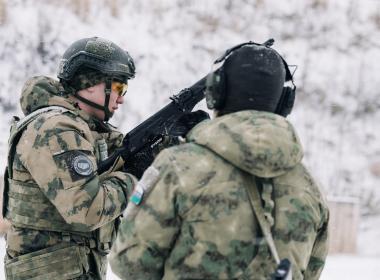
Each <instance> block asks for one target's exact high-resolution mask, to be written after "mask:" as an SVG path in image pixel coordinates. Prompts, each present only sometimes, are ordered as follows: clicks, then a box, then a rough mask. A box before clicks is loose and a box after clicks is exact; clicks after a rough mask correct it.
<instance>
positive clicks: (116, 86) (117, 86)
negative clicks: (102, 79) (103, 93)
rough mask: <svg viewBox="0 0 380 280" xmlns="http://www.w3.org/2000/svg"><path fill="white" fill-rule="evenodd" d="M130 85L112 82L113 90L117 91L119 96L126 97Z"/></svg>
mask: <svg viewBox="0 0 380 280" xmlns="http://www.w3.org/2000/svg"><path fill="white" fill-rule="evenodd" d="M127 89H128V84H124V83H120V82H115V81H114V82H112V90H113V91H116V93H117V94H118V95H119V96H124V95H125V94H126V93H127Z"/></svg>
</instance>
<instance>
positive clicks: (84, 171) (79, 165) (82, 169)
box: [72, 155, 94, 176]
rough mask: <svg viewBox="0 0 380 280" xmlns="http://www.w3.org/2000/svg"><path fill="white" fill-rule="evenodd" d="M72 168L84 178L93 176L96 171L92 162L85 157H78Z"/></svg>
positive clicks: (75, 158) (74, 160)
mask: <svg viewBox="0 0 380 280" xmlns="http://www.w3.org/2000/svg"><path fill="white" fill-rule="evenodd" d="M72 168H73V169H74V171H75V172H76V173H78V174H79V175H82V176H88V175H91V173H92V172H93V170H94V167H93V166H92V162H91V160H90V159H89V158H88V157H87V156H85V155H77V156H76V157H74V159H73V161H72Z"/></svg>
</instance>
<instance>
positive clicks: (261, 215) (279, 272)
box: [244, 174, 293, 280]
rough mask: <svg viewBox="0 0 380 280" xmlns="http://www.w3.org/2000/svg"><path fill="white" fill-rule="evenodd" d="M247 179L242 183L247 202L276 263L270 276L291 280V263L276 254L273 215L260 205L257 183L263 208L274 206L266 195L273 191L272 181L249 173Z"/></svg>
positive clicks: (280, 279)
mask: <svg viewBox="0 0 380 280" xmlns="http://www.w3.org/2000/svg"><path fill="white" fill-rule="evenodd" d="M247 180H248V181H249V182H250V184H244V185H245V188H246V190H247V193H248V197H249V202H250V204H251V208H252V211H253V213H255V216H256V218H257V220H258V222H259V225H260V228H261V231H262V232H263V234H264V237H265V239H266V241H267V243H268V246H269V249H270V251H271V254H272V256H273V258H274V260H275V262H276V264H277V267H276V270H275V271H274V274H273V275H272V276H271V279H273V280H291V279H292V278H293V276H292V271H291V263H290V261H289V260H288V259H282V260H280V256H279V255H278V252H277V249H276V245H275V244H274V240H273V235H272V231H271V227H272V225H273V224H274V220H273V217H272V216H271V215H268V213H266V212H268V211H265V209H264V208H263V207H262V203H261V196H260V193H259V191H258V188H257V187H258V183H260V184H261V185H262V186H263V195H262V196H263V197H262V199H263V201H264V203H265V208H266V209H267V208H268V209H267V210H272V209H273V207H274V203H273V201H271V199H270V198H269V197H268V196H269V193H271V192H272V191H273V182H272V180H271V179H264V178H260V177H255V176H252V175H250V174H247Z"/></svg>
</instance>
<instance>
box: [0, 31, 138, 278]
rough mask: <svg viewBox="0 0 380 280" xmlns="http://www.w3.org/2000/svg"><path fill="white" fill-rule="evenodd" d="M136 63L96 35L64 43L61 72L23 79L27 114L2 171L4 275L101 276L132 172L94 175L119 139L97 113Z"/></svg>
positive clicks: (113, 104)
mask: <svg viewBox="0 0 380 280" xmlns="http://www.w3.org/2000/svg"><path fill="white" fill-rule="evenodd" d="M134 71H135V69H134V63H133V60H132V58H131V57H130V56H129V54H128V53H127V52H126V51H124V50H122V49H121V48H120V47H118V46H117V45H115V44H114V43H112V42H110V41H107V40H104V39H101V38H97V37H95V38H87V39H81V40H79V41H76V42H74V43H73V44H72V45H71V46H70V47H69V48H68V50H67V51H66V52H65V54H64V55H63V58H62V60H61V65H60V70H59V74H58V77H59V79H60V81H57V80H54V79H52V78H48V77H44V76H39V77H34V78H31V79H30V80H28V81H27V83H26V84H25V86H24V88H23V90H22V96H21V107H22V110H23V112H24V114H25V116H26V117H25V118H24V119H22V120H17V119H16V120H15V123H14V125H13V126H12V129H11V137H10V141H9V156H8V168H7V171H6V176H5V177H6V182H5V184H6V187H5V191H4V203H3V204H4V209H3V213H4V214H5V215H4V216H5V217H6V218H7V219H8V220H9V221H10V222H11V224H12V227H11V229H10V230H9V232H8V233H7V237H6V240H7V255H6V261H5V271H6V277H7V279H31V278H33V279H105V275H106V268H107V253H108V252H109V250H110V247H111V245H112V242H113V240H114V238H115V234H116V228H117V226H118V217H119V216H120V214H121V213H122V211H123V210H124V209H125V207H126V205H127V199H126V198H127V196H128V194H129V193H130V192H131V190H132V189H133V185H134V182H135V180H136V179H135V178H134V177H133V176H132V175H130V174H128V173H125V172H122V171H118V170H119V169H118V168H117V167H116V166H115V167H114V168H113V169H111V170H108V171H107V172H105V173H103V174H98V173H97V165H98V163H99V161H100V160H104V159H105V158H106V157H107V154H108V153H112V151H113V150H114V149H115V148H116V147H118V146H120V145H121V142H122V138H123V135H122V134H121V133H120V132H118V131H116V130H115V129H114V128H113V127H112V126H110V125H109V124H108V123H107V122H105V121H107V120H108V119H109V118H110V117H111V116H112V114H113V112H114V111H115V110H117V108H118V106H119V105H120V104H122V103H123V95H124V93H125V89H126V85H127V81H128V80H129V79H131V78H133V76H134ZM34 277H35V278H34Z"/></svg>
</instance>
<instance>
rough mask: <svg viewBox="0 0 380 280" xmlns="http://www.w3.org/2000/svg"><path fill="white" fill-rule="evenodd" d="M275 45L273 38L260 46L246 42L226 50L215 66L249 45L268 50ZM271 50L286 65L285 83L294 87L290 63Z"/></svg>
mask: <svg viewBox="0 0 380 280" xmlns="http://www.w3.org/2000/svg"><path fill="white" fill-rule="evenodd" d="M273 43H274V39H273V38H270V39H268V40H266V41H265V42H264V43H262V44H259V43H255V42H252V41H248V42H245V43H241V44H239V45H236V46H234V47H232V48H229V49H228V50H226V51H225V52H224V54H223V55H222V56H220V57H219V58H218V59H216V60H215V61H214V64H219V63H221V62H223V61H224V60H226V59H227V58H228V57H229V56H230V55H231V54H232V53H233V52H234V51H235V50H237V49H240V48H241V47H244V46H247V45H256V46H262V47H266V48H271V47H272V46H273ZM271 50H273V51H275V52H276V53H277V54H278V55H279V56H280V58H281V60H282V62H283V63H284V66H285V82H288V81H292V84H293V85H294V83H293V75H292V73H291V72H290V70H289V66H288V63H287V62H286V61H285V59H284V58H283V57H282V56H281V55H280V54H279V53H278V52H277V51H276V50H275V49H272V48H271Z"/></svg>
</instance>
